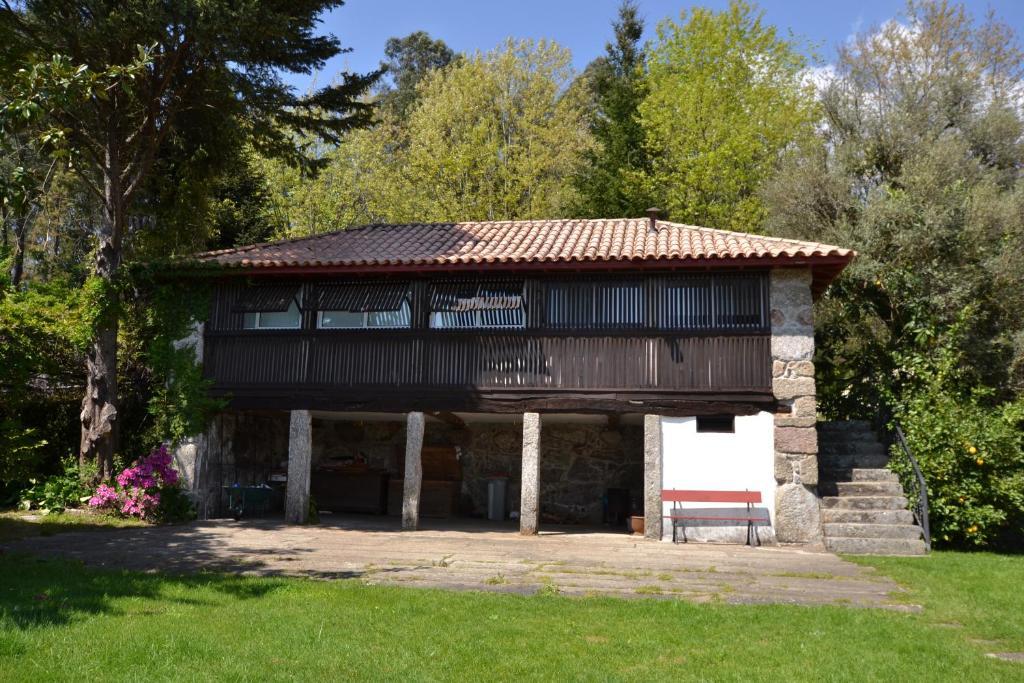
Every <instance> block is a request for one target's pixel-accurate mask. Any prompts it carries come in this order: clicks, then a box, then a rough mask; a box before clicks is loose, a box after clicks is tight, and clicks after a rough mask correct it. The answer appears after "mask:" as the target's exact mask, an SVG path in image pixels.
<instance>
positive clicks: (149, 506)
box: [89, 445, 195, 522]
mask: <svg viewBox="0 0 1024 683" xmlns="http://www.w3.org/2000/svg"><path fill="white" fill-rule="evenodd" d="M116 481H117V485H116V486H111V485H109V484H100V485H99V486H98V487H97V488H96V491H95V493H94V494H93V496H92V497H91V498H90V499H89V506H90V507H93V508H96V509H100V510H107V511H109V512H112V513H114V514H118V515H121V516H124V517H137V518H138V519H145V520H150V521H155V522H176V521H185V520H188V519H191V518H192V517H194V516H195V512H194V511H193V509H192V505H191V503H190V502H189V501H188V497H187V496H186V495H185V492H184V491H183V490H182V489H181V485H180V483H179V478H178V473H177V472H176V471H175V469H174V467H173V466H172V464H171V454H170V451H168V450H167V446H166V445H161V446H159V447H157V448H156V449H154V450H153V451H152V452H151V453H150V454H149V455H147V456H146V457H144V458H140V459H139V460H138V461H136V462H135V464H133V465H131V466H129V467H126V468H125V469H124V470H123V471H122V472H121V473H120V474H119V475H117V479H116Z"/></svg>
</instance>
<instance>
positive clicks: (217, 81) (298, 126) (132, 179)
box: [0, 0, 379, 477]
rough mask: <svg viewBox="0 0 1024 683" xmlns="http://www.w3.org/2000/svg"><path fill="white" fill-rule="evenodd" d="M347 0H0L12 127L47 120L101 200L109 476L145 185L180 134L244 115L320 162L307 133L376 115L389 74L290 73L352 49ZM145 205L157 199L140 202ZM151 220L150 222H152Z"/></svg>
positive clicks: (94, 397) (92, 383) (99, 385)
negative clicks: (127, 274) (336, 20)
mask: <svg viewBox="0 0 1024 683" xmlns="http://www.w3.org/2000/svg"><path fill="white" fill-rule="evenodd" d="M342 4H343V2H341V0H298V1H297V0H264V1H262V2H256V3H252V2H248V3H236V2H229V1H227V0H212V1H209V2H196V1H195V0H78V1H75V0H25V1H24V2H18V3H10V2H3V3H2V5H0V73H2V74H4V82H3V83H2V84H0V85H3V87H4V90H5V92H4V105H3V107H0V124H2V126H3V132H4V133H8V132H9V131H11V130H12V129H13V128H14V127H16V126H19V125H22V124H23V123H25V122H39V124H40V125H41V128H42V129H43V133H42V134H41V135H40V136H38V142H39V143H40V145H41V147H42V148H43V149H45V150H47V151H48V152H51V153H53V154H55V155H67V156H69V157H70V158H71V159H72V160H73V161H74V165H73V168H74V169H75V170H76V171H77V172H78V174H79V176H80V178H81V180H82V182H83V183H84V184H85V185H86V186H87V187H88V188H89V189H90V190H91V191H92V193H93V195H94V196H95V197H96V199H97V201H98V202H99V204H100V206H101V212H100V213H101V219H100V220H99V221H98V224H97V225H96V227H95V242H96V244H95V246H96V249H95V259H94V264H93V275H94V281H93V285H91V286H92V287H93V288H94V289H95V290H96V291H98V292H102V296H101V297H100V299H101V300H100V304H99V308H100V309H101V310H100V311H99V314H98V315H97V324H96V329H95V332H94V338H93V343H92V344H91V346H90V349H89V352H88V356H87V359H86V380H87V382H86V395H85V398H84V399H83V401H82V413H81V416H82V438H81V453H80V455H81V459H82V460H83V461H91V460H95V461H96V462H97V464H98V465H99V471H100V475H101V476H102V477H109V476H110V474H111V469H112V463H113V456H114V452H115V449H116V447H117V425H118V421H117V417H118V410H117V406H118V389H117V367H118V361H117V357H118V328H119V322H120V312H119V310H120V307H119V301H118V282H119V280H120V279H121V275H120V274H121V264H122V261H123V260H124V258H125V245H126V238H127V237H128V235H129V232H130V231H131V230H132V229H133V228H132V226H133V225H142V226H145V225H147V221H138V220H134V218H136V217H138V215H139V212H140V207H139V206H138V203H139V201H140V197H141V196H142V189H143V188H144V187H145V185H146V184H147V182H148V181H149V180H150V179H151V178H152V175H153V172H154V168H155V167H156V166H157V165H158V164H159V163H160V161H161V151H162V150H165V149H166V146H165V143H167V142H168V141H169V140H170V139H172V138H173V136H174V135H175V134H177V133H181V132H182V131H185V132H186V133H187V135H188V137H189V139H202V138H205V137H206V136H207V135H208V134H209V133H210V131H211V130H214V129H217V128H219V127H220V126H223V125H224V122H225V121H229V122H232V123H233V125H234V126H235V128H236V129H237V130H238V131H239V132H240V133H241V134H242V136H243V137H244V138H245V139H246V141H247V142H249V143H251V144H252V145H253V146H254V147H255V148H256V149H257V150H259V151H260V152H261V153H263V154H268V155H272V156H281V157H287V158H289V159H291V160H292V161H293V162H298V163H302V162H305V161H308V159H307V157H306V154H305V151H306V150H304V149H302V148H301V147H297V146H296V143H295V141H296V140H297V139H316V138H323V139H327V140H331V141H336V140H337V139H338V138H339V136H340V135H341V134H342V133H343V132H345V131H347V130H349V129H351V128H353V127H357V126H360V125H364V124H366V123H368V122H369V119H370V115H371V112H370V108H369V105H367V104H366V103H365V102H364V101H363V100H362V98H363V96H364V95H365V93H366V92H367V91H368V90H369V88H370V87H371V86H372V85H373V83H374V82H375V80H376V79H377V77H378V75H379V74H376V73H374V74H369V75H365V76H360V75H353V74H344V75H343V78H342V80H341V82H339V83H337V84H336V85H331V86H328V87H325V88H322V89H319V90H317V91H315V92H313V93H311V94H309V95H307V96H302V95H299V94H298V93H297V92H296V90H295V89H294V88H293V87H291V86H289V85H288V84H287V83H285V81H284V80H283V79H282V76H281V75H282V74H283V73H289V72H290V73H302V74H308V73H311V72H312V71H314V70H316V69H319V68H322V67H323V66H324V64H325V63H326V62H327V60H329V59H330V58H331V57H334V56H335V55H337V54H339V53H341V52H342V51H343V50H342V47H341V45H340V44H339V42H338V40H337V38H335V37H334V36H330V35H327V36H320V35H317V33H316V27H317V24H318V22H319V17H320V15H321V13H322V12H325V11H328V10H331V9H333V8H336V7H339V6H340V5H342ZM141 211H142V212H146V207H141ZM150 222H151V221H150Z"/></svg>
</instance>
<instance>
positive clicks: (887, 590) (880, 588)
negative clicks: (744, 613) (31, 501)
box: [5, 516, 913, 610]
mask: <svg viewBox="0 0 1024 683" xmlns="http://www.w3.org/2000/svg"><path fill="white" fill-rule="evenodd" d="M398 527H399V521H398V520H396V519H393V518H386V517H371V516H366V517H358V516H345V517H333V516H332V517H327V518H325V519H324V520H323V522H322V523H321V524H319V525H316V526H286V525H284V524H282V523H281V522H279V521H275V520H250V521H242V522H234V521H229V520H216V521H208V522H195V523H192V524H187V525H181V526H167V527H153V528H142V529H121V530H112V531H104V532H86V533H65V534H60V535H56V536H50V537H38V538H29V539H24V540H21V541H17V542H12V543H9V544H7V546H6V548H5V549H6V550H8V551H11V552H29V553H36V554H42V555H52V556H61V557H67V558H75V559H79V560H82V561H83V562H85V563H86V564H87V565H90V566H94V567H106V568H118V569H133V570H142V571H166V572H187V573H191V572H197V571H202V570H217V571H228V572H237V573H242V574H251V575H288V576H304V577H311V578H320V579H356V580H361V581H363V582H365V583H368V584H387V585H402V586H416V587H425V588H442V589H453V590H485V591H501V592H514V593H523V594H531V593H535V592H537V591H552V592H556V591H557V592H558V593H560V594H565V595H575V596H587V595H604V596H618V597H625V598H638V597H654V598H662V599H683V600H689V601H694V602H706V601H721V602H726V603H737V604H750V603H791V604H805V605H820V604H832V605H848V606H857V607H887V608H893V609H901V610H907V609H913V607H912V606H908V605H906V604H901V603H900V601H899V593H900V592H901V589H900V587H899V586H897V585H896V584H895V583H894V582H893V581H892V580H891V579H889V578H887V577H885V576H881V575H878V574H876V573H875V571H874V570H873V569H872V568H869V567H861V566H859V565H856V564H853V563H851V562H847V561H845V560H843V559H841V558H839V557H837V556H835V555H832V554H829V553H825V552H819V551H814V550H808V549H807V547H806V546H801V547H799V548H795V547H784V546H774V547H761V548H751V547H747V546H738V545H707V544H696V543H691V544H685V545H684V544H679V545H673V544H671V543H664V542H657V541H650V540H646V539H643V538H639V537H634V536H628V535H626V534H623V533H611V532H608V531H607V530H604V531H602V530H594V531H587V530H581V529H580V528H579V527H566V528H550V527H549V528H545V529H542V531H541V533H540V534H539V535H538V536H533V537H524V536H520V535H519V534H518V533H516V529H515V527H514V526H512V525H502V524H495V523H486V522H468V521H466V522H459V521H449V520H444V521H441V522H435V523H434V524H431V523H430V522H429V521H428V523H427V525H426V528H423V529H421V530H419V531H416V532H402V531H400V530H399V528H398Z"/></svg>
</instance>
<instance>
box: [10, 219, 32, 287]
mask: <svg viewBox="0 0 1024 683" xmlns="http://www.w3.org/2000/svg"><path fill="white" fill-rule="evenodd" d="M12 232H13V233H14V254H13V259H12V260H11V273H10V275H11V285H12V286H13V287H14V288H15V289H17V288H18V285H20V284H21V278H22V276H23V275H24V274H25V238H26V233H27V232H28V221H27V220H24V219H22V220H20V221H19V220H17V219H15V220H14V227H13V229H12Z"/></svg>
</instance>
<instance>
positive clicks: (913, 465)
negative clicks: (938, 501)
mask: <svg viewBox="0 0 1024 683" xmlns="http://www.w3.org/2000/svg"><path fill="white" fill-rule="evenodd" d="M878 417H879V424H878V425H877V427H879V428H880V432H881V433H882V435H883V436H884V437H885V439H884V443H885V446H886V448H887V449H888V451H889V455H890V457H892V456H895V457H897V458H899V460H897V463H896V465H897V466H896V468H895V470H894V471H895V472H896V474H897V475H898V476H899V478H900V483H901V484H902V485H903V492H904V493H905V494H906V496H907V498H908V499H909V500H910V502H911V512H913V513H914V521H916V522H917V524H918V526H920V527H921V531H922V532H923V533H924V546H925V549H926V550H927V551H929V552H930V551H931V549H932V533H931V529H930V528H929V525H928V485H927V484H926V483H925V480H924V475H923V474H921V466H920V465H918V463H917V458H915V457H914V453H913V452H912V451H911V450H910V446H909V445H908V444H907V438H906V437H905V436H904V435H903V428H902V427H900V423H899V422H897V420H896V417H895V415H893V412H892V410H891V409H889V408H888V407H886V408H883V409H882V411H881V412H880V413H879V416H878ZM894 446H898V448H894Z"/></svg>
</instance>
